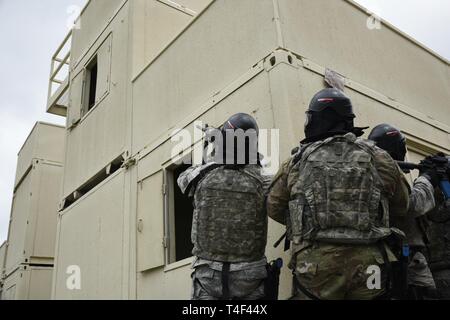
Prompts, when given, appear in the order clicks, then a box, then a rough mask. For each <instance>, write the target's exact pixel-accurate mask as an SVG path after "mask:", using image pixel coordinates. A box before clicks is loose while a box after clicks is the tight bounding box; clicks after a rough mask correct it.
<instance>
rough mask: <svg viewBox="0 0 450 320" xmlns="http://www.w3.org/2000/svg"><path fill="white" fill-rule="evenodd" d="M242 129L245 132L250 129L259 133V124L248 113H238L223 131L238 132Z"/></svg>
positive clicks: (224, 125) (225, 125)
mask: <svg viewBox="0 0 450 320" xmlns="http://www.w3.org/2000/svg"><path fill="white" fill-rule="evenodd" d="M238 129H242V130H244V131H246V130H249V129H254V130H256V133H259V128H258V124H257V123H256V120H255V118H253V117H252V116H251V115H249V114H246V113H237V114H235V115H233V116H231V117H230V118H229V119H228V120H227V121H226V122H225V123H224V124H223V126H222V130H238Z"/></svg>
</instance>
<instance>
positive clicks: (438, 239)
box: [427, 157, 450, 300]
mask: <svg viewBox="0 0 450 320" xmlns="http://www.w3.org/2000/svg"><path fill="white" fill-rule="evenodd" d="M448 159H449V165H450V157H448ZM436 202H437V206H436V207H435V208H434V209H433V210H432V211H431V212H429V213H428V215H427V216H428V219H429V221H430V222H431V225H430V228H429V232H428V233H429V237H430V244H429V246H428V247H429V254H430V259H429V261H430V266H431V271H432V272H433V277H434V280H435V282H436V291H437V292H436V295H435V296H434V298H438V299H445V300H450V201H449V200H447V201H445V200H444V198H443V195H442V192H440V191H439V190H436Z"/></svg>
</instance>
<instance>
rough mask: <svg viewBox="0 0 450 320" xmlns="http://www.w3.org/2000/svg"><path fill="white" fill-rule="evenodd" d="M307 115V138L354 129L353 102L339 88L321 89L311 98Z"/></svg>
mask: <svg viewBox="0 0 450 320" xmlns="http://www.w3.org/2000/svg"><path fill="white" fill-rule="evenodd" d="M306 116H307V120H306V124H305V135H306V140H310V141H314V140H317V139H320V138H323V137H326V136H327V135H333V134H340V133H347V132H353V131H354V124H353V121H354V118H355V114H354V113H353V106H352V102H351V101H350V99H349V98H348V97H347V96H346V95H345V94H344V93H343V92H342V91H340V90H338V89H334V88H328V89H323V90H321V91H319V92H318V93H317V94H316V95H315V96H314V98H313V99H312V100H311V103H310V105H309V109H308V111H307V112H306Z"/></svg>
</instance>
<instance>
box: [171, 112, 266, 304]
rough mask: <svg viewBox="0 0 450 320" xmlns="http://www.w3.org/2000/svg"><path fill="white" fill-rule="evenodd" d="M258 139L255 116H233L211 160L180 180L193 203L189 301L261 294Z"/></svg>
mask: <svg viewBox="0 0 450 320" xmlns="http://www.w3.org/2000/svg"><path fill="white" fill-rule="evenodd" d="M217 130H218V129H216V131H217ZM257 137H258V125H257V123H256V121H255V119H254V118H253V117H251V116H250V115H247V114H242V113H240V114H236V115H234V116H232V117H231V118H230V119H229V120H228V121H227V122H226V123H225V124H224V125H223V126H222V131H221V132H220V134H219V135H216V136H215V139H216V140H215V144H214V145H215V148H214V151H215V162H207V163H206V164H204V165H202V166H197V167H192V168H190V169H188V170H187V171H185V172H184V173H183V174H182V175H181V176H180V178H179V180H178V184H179V186H180V188H181V190H182V191H183V192H184V193H186V194H189V196H191V197H193V203H194V216H193V222H192V242H193V244H194V249H193V255H194V256H195V259H194V263H193V269H194V272H193V274H192V279H193V290H192V299H193V300H220V299H222V300H228V299H233V300H256V299H262V298H264V297H265V286H264V283H265V279H266V277H267V270H266V265H267V260H266V257H265V247H266V243H267V222H268V221H267V220H268V218H267V213H266V210H265V207H264V200H265V190H264V186H263V177H262V175H261V167H260V164H259V163H260V162H259V160H258V142H257ZM222 138H223V139H222ZM242 138H244V139H245V143H243V144H242V143H240V142H242V140H241V141H239V140H240V139H242ZM233 140H234V143H233ZM222 141H223V145H224V146H223V147H222V143H221V142H222ZM222 151H223V152H222Z"/></svg>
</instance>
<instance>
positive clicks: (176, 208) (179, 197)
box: [166, 165, 194, 263]
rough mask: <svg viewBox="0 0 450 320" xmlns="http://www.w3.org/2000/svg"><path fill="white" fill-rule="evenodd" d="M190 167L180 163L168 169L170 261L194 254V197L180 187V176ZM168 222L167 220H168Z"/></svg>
mask: <svg viewBox="0 0 450 320" xmlns="http://www.w3.org/2000/svg"><path fill="white" fill-rule="evenodd" d="M189 167H190V165H179V166H173V167H172V168H169V170H168V171H167V179H168V180H167V182H168V186H167V187H168V193H167V195H166V196H168V207H169V208H168V209H169V212H168V213H169V217H168V223H169V228H168V229H169V230H168V231H169V237H168V238H169V244H170V245H169V247H168V250H169V252H168V263H173V262H177V261H181V260H184V259H186V258H189V257H191V256H192V249H193V244H192V242H191V229H192V216H193V211H194V208H193V205H192V199H191V198H188V197H187V195H184V194H183V193H182V192H181V190H180V188H179V187H178V184H177V180H178V177H179V176H180V175H181V174H182V173H183V172H184V171H185V170H186V169H188V168H189ZM166 223H167V222H166Z"/></svg>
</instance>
